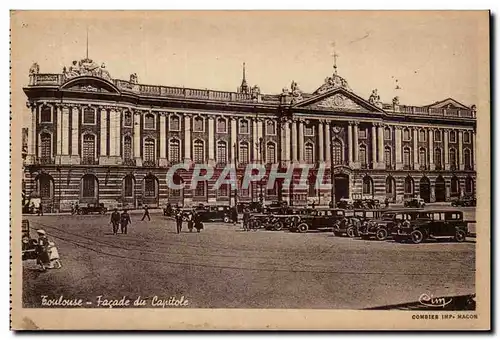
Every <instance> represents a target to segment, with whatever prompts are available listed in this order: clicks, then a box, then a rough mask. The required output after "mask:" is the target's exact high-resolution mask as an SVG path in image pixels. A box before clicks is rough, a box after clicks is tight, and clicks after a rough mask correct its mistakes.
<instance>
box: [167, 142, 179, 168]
mask: <svg viewBox="0 0 500 340" xmlns="http://www.w3.org/2000/svg"><path fill="white" fill-rule="evenodd" d="M168 158H169V160H170V162H172V163H179V162H180V160H181V142H180V141H179V140H178V139H175V138H174V139H171V140H170V143H169V155H168Z"/></svg>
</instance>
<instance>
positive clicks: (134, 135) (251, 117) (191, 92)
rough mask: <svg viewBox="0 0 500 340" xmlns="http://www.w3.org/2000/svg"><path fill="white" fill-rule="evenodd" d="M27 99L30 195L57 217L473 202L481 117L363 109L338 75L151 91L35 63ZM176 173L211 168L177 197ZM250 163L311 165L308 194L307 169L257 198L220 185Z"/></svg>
mask: <svg viewBox="0 0 500 340" xmlns="http://www.w3.org/2000/svg"><path fill="white" fill-rule="evenodd" d="M335 70H336V69H335ZM24 92H25V93H26V95H27V97H28V100H27V105H28V107H29V108H30V110H31V125H30V127H29V129H28V131H29V135H28V150H27V156H26V161H25V164H26V167H25V176H26V177H25V178H26V192H27V193H28V194H31V195H33V196H39V197H41V198H42V201H43V202H44V206H45V207H47V209H51V210H55V211H58V210H61V211H63V210H69V209H70V206H71V204H72V203H76V202H79V203H80V204H86V203H104V204H105V205H106V206H108V207H115V206H120V207H131V208H132V207H140V206H141V205H144V204H148V205H149V206H162V205H165V204H166V203H167V202H170V203H172V204H176V203H177V204H180V205H184V206H187V205H191V204H197V203H206V204H215V203H217V204H226V203H228V204H229V203H234V201H235V200H236V199H237V200H238V201H257V200H259V199H263V200H265V201H274V200H277V199H283V200H285V201H288V202H290V203H292V204H295V205H298V204H306V203H308V202H312V201H314V202H315V203H316V204H319V205H323V204H328V203H329V202H330V200H331V197H332V196H333V195H334V196H335V198H336V199H339V198H342V197H345V198H376V199H381V200H384V199H385V198H386V197H388V198H389V199H390V201H392V202H401V201H402V200H404V199H405V198H408V197H412V196H418V195H419V196H420V197H422V198H423V199H424V200H426V201H427V202H436V201H438V202H439V201H448V200H451V199H453V198H454V197H459V196H463V195H473V194H474V193H475V181H476V172H475V169H476V161H475V159H476V157H475V136H476V110H475V107H474V106H472V107H467V106H465V105H463V104H461V103H459V102H457V101H456V100H453V99H451V98H448V99H445V100H443V101H440V102H436V103H433V104H430V105H427V106H421V107H415V106H406V105H402V104H400V103H399V98H398V97H395V98H394V99H393V101H392V103H389V104H385V103H382V102H381V101H380V97H379V96H378V94H377V91H376V90H374V91H373V93H372V95H371V96H370V98H368V99H364V98H361V97H360V96H358V95H356V94H355V93H354V92H353V91H352V90H351V88H350V87H349V85H348V83H347V81H346V80H345V79H344V78H342V77H340V76H339V75H338V74H337V72H336V71H335V72H334V73H333V74H332V76H330V77H327V78H326V79H325V81H324V83H323V84H321V86H320V87H319V88H318V89H317V90H316V91H314V92H313V93H304V92H302V91H301V90H300V89H299V87H298V85H297V83H295V82H292V84H291V87H290V89H287V88H284V89H283V90H282V91H281V93H279V94H263V93H261V92H260V89H259V88H258V87H257V86H253V87H251V86H249V85H248V84H247V82H246V79H245V74H244V75H243V80H242V83H241V85H240V86H239V87H238V89H237V91H236V92H224V91H213V90H201V89H190V88H180V87H169V86H153V85H144V84H140V83H139V81H138V77H137V75H136V74H132V75H131V76H130V79H129V80H128V81H126V80H119V79H113V78H111V76H110V74H109V73H108V71H107V70H106V68H105V65H104V64H102V65H101V66H98V65H97V64H96V63H95V62H94V61H92V60H91V59H88V58H85V59H83V60H81V61H74V62H73V64H72V65H71V66H70V67H68V68H66V67H65V68H64V69H63V72H62V73H50V74H49V73H40V71H39V66H38V65H37V64H36V63H35V64H34V65H33V66H32V68H31V69H30V80H29V84H28V85H27V86H26V87H25V88H24ZM179 162H186V163H188V164H191V165H192V164H197V163H198V164H208V165H211V166H213V167H214V168H215V174H214V179H213V181H206V182H200V183H198V185H197V186H196V188H194V189H191V188H189V187H186V188H184V189H181V190H173V189H170V188H169V187H168V186H167V179H166V176H167V171H168V169H169V168H170V167H171V166H172V165H173V164H176V163H179ZM250 162H257V163H260V164H263V165H264V166H265V167H266V168H267V169H270V168H271V165H272V164H279V166H280V167H281V168H283V169H285V168H287V166H289V165H291V164H292V165H299V164H301V165H308V166H310V167H311V169H312V170H311V175H310V176H309V177H308V181H307V183H308V187H307V188H304V187H298V186H297V185H296V184H297V183H298V181H299V177H300V171H301V170H300V169H298V168H297V170H296V171H295V172H294V175H293V176H294V177H293V178H294V180H293V181H292V183H291V185H290V186H284V185H283V183H282V182H281V183H280V182H278V183H277V184H276V185H275V187H273V188H267V187H266V180H267V177H265V178H264V179H263V180H261V181H257V182H253V183H251V185H250V187H249V188H248V189H241V188H239V189H237V190H236V191H233V190H230V187H229V186H222V187H221V188H219V189H218V190H215V189H213V188H212V186H213V184H214V183H215V181H216V176H217V175H218V173H220V172H221V171H222V169H223V168H224V167H225V165H226V164H228V163H229V164H234V165H235V166H236V169H237V173H238V182H239V181H240V180H241V178H242V176H243V172H244V170H245V165H246V164H248V163H250ZM320 167H325V169H326V173H325V178H326V179H327V180H328V181H330V179H331V178H332V177H333V178H334V183H335V185H334V187H335V190H334V194H333V193H332V192H330V190H323V189H317V188H316V186H315V185H314V184H315V171H317V170H318V169H319V168H320ZM191 171H192V170H188V171H180V172H176V174H175V176H174V177H175V178H174V181H176V182H178V183H181V182H184V183H185V184H187V185H188V186H189V184H190V180H191V174H190V172H191ZM283 171H286V170H283ZM332 171H333V176H331V174H332V173H331V172H332Z"/></svg>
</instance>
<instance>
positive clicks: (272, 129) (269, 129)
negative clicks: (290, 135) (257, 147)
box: [266, 120, 276, 136]
mask: <svg viewBox="0 0 500 340" xmlns="http://www.w3.org/2000/svg"><path fill="white" fill-rule="evenodd" d="M275 134H276V124H275V122H273V121H272V120H269V121H267V123H266V135H267V136H273V135H275Z"/></svg>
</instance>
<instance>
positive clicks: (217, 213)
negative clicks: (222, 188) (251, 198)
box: [194, 205, 232, 223]
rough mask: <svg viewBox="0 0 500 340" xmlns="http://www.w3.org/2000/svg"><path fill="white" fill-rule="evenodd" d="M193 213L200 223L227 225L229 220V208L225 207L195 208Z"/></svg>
mask: <svg viewBox="0 0 500 340" xmlns="http://www.w3.org/2000/svg"><path fill="white" fill-rule="evenodd" d="M194 212H195V213H196V214H197V215H198V216H199V217H200V219H201V221H202V222H214V221H224V222H226V223H229V222H231V221H232V219H231V207H229V206H227V205H215V206H203V207H196V208H195V209H194Z"/></svg>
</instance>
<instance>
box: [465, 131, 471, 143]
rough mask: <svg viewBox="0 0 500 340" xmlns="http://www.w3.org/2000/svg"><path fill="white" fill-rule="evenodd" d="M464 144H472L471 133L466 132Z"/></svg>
mask: <svg viewBox="0 0 500 340" xmlns="http://www.w3.org/2000/svg"><path fill="white" fill-rule="evenodd" d="M464 143H465V144H469V143H470V134H469V131H464Z"/></svg>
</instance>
